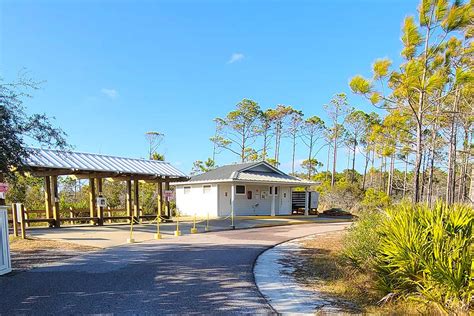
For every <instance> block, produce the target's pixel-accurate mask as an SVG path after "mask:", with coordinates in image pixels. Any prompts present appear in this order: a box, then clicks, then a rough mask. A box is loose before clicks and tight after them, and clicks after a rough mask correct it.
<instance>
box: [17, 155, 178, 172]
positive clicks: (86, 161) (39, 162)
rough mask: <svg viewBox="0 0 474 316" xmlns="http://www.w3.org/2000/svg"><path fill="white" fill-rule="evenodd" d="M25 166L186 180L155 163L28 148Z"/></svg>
mask: <svg viewBox="0 0 474 316" xmlns="http://www.w3.org/2000/svg"><path fill="white" fill-rule="evenodd" d="M28 152H29V156H28V158H27V159H26V161H25V166H27V167H30V168H34V169H58V170H61V169H63V170H71V173H77V172H81V171H84V172H111V173H117V174H124V175H147V176H161V177H165V176H167V177H170V178H183V177H184V178H186V177H187V176H186V175H185V174H184V173H183V172H181V171H179V170H178V169H176V168H175V167H173V166H172V165H171V164H170V163H168V162H164V161H157V160H145V159H137V158H123V157H116V156H107V155H102V154H89V153H81V152H73V151H62V150H53V149H39V148H29V149H28Z"/></svg>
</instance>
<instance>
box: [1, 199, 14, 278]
mask: <svg viewBox="0 0 474 316" xmlns="http://www.w3.org/2000/svg"><path fill="white" fill-rule="evenodd" d="M11 270H12V268H11V261H10V246H9V242H8V213H7V208H6V207H4V206H0V275H2V274H5V273H8V272H10V271H11Z"/></svg>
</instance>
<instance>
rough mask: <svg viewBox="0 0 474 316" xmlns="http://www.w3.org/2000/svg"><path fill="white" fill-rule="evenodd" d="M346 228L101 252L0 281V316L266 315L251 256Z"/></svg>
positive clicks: (245, 234) (286, 229)
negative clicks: (110, 315) (297, 239)
mask: <svg viewBox="0 0 474 316" xmlns="http://www.w3.org/2000/svg"><path fill="white" fill-rule="evenodd" d="M346 226H347V224H344V223H335V224H305V225H293V226H279V227H269V228H257V229H247V230H235V231H222V232H213V233H206V234H199V235H188V236H183V237H180V238H175V239H171V240H166V241H153V242H148V243H140V244H133V245H126V246H118V247H112V248H108V249H104V250H101V251H99V252H95V253H90V254H86V255H83V256H78V257H75V258H72V259H69V260H67V261H65V262H61V263H57V264H54V265H50V266H47V267H41V268H36V269H33V270H30V271H27V272H20V273H17V274H13V275H8V276H3V277H0V314H2V315H15V314H34V315H44V314H61V315H70V314H120V315H122V314H134V315H137V314H138V315H143V314H269V313H272V312H273V311H272V309H271V308H270V306H269V305H268V304H267V303H266V301H265V299H264V298H263V297H262V296H261V294H260V292H259V291H258V289H257V287H256V285H255V283H254V278H253V272H252V269H253V264H254V262H255V259H256V258H257V256H258V255H259V254H260V253H261V252H262V251H264V250H265V249H267V248H268V247H271V246H272V245H275V244H278V243H280V242H283V241H285V240H289V239H292V238H297V237H301V236H306V235H310V234H315V233H324V232H328V231H334V230H340V229H343V228H344V227H346Z"/></svg>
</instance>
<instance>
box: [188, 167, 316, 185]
mask: <svg viewBox="0 0 474 316" xmlns="http://www.w3.org/2000/svg"><path fill="white" fill-rule="evenodd" d="M262 167H263V169H262ZM263 170H265V171H263ZM215 182H260V183H276V184H288V185H295V186H298V185H301V186H306V185H315V184H317V183H316V182H312V181H307V180H302V179H299V178H297V177H293V176H290V175H287V174H285V173H284V172H282V171H281V170H278V169H277V168H275V167H273V166H272V165H270V164H269V163H267V162H265V161H259V162H250V163H242V164H233V165H227V166H222V167H218V168H216V169H214V170H211V171H208V172H206V173H203V174H199V175H196V176H193V177H191V179H190V180H189V181H187V182H182V183H179V184H180V185H186V184H193V183H194V184H198V183H215Z"/></svg>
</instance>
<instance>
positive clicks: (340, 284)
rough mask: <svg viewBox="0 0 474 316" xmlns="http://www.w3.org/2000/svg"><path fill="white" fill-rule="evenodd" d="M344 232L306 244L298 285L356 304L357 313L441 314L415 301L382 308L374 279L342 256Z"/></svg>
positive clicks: (297, 271)
mask: <svg viewBox="0 0 474 316" xmlns="http://www.w3.org/2000/svg"><path fill="white" fill-rule="evenodd" d="M344 234H345V232H334V233H329V234H326V235H321V236H316V237H315V238H314V239H312V240H309V241H307V242H306V243H305V244H304V250H303V252H302V254H303V256H304V261H305V264H303V265H300V266H297V267H295V268H296V270H295V277H296V279H297V280H298V282H300V283H302V284H304V285H305V286H308V287H311V288H314V289H315V290H317V291H319V292H321V293H322V294H324V295H327V296H330V297H333V298H338V299H342V300H346V301H350V302H353V303H354V304H356V305H357V307H358V309H357V310H356V309H355V310H354V311H353V312H355V313H360V312H362V313H369V314H382V315H414V314H430V315H433V314H438V312H437V311H436V310H433V309H430V308H428V307H427V306H425V305H422V304H420V303H415V302H394V303H388V304H385V305H383V306H379V304H378V302H379V301H380V299H381V298H382V297H383V296H384V295H383V293H381V292H380V291H379V290H378V289H377V287H376V283H375V276H374V275H371V274H368V273H362V272H361V271H360V270H357V269H355V268H354V267H352V266H351V265H350V264H349V263H348V262H346V261H345V260H344V259H343V258H342V256H341V252H342V248H343V237H344Z"/></svg>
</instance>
